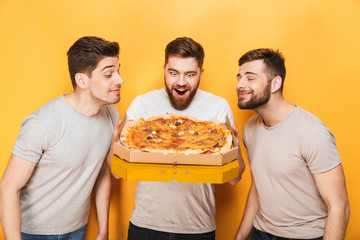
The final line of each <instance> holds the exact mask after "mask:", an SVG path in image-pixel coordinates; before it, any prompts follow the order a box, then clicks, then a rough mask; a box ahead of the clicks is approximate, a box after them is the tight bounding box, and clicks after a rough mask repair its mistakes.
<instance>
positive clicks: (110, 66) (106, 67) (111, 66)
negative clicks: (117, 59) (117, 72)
mask: <svg viewBox="0 0 360 240" xmlns="http://www.w3.org/2000/svg"><path fill="white" fill-rule="evenodd" d="M118 66H119V68H120V66H121V64H119V65H118ZM114 67H115V65H107V66H105V67H104V68H103V69H101V72H102V71H104V70H105V69H108V68H114Z"/></svg>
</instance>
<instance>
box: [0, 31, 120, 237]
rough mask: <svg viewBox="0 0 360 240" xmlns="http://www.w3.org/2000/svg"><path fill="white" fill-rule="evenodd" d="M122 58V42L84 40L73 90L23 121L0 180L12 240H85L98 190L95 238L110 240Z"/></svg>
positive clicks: (74, 49)
mask: <svg viewBox="0 0 360 240" xmlns="http://www.w3.org/2000/svg"><path fill="white" fill-rule="evenodd" d="M118 54H119V44H118V43H117V42H109V41H106V40H104V39H101V38H98V37H82V38H80V39H78V40H77V41H76V42H75V43H74V44H73V45H72V46H71V47H70V49H69V51H68V53H67V55H68V66H69V72H70V78H71V82H72V85H73V88H74V91H73V92H72V93H69V94H64V95H62V96H60V97H57V98H55V99H53V100H51V101H49V102H48V103H46V104H45V105H43V106H42V107H41V108H39V109H38V110H36V111H35V112H33V113H32V114H30V115H29V116H27V117H26V118H25V119H24V121H23V122H22V125H21V129H20V133H19V136H18V137H17V138H16V140H15V146H14V148H13V151H12V155H11V157H10V161H9V163H8V165H7V168H6V170H5V173H4V175H3V177H2V180H1V182H0V217H1V224H2V227H3V230H4V235H5V239H9V240H17V239H19V240H20V239H22V240H28V239H29V240H31V239H36V240H42V239H47V240H49V239H50V240H51V239H68V240H81V239H85V232H86V225H87V221H88V215H89V208H90V202H91V192H92V190H93V189H94V193H95V203H96V209H97V217H98V223H99V232H98V235H97V237H96V239H97V240H100V239H103V240H105V239H108V216H109V205H110V193H111V172H110V169H109V167H108V165H107V163H106V161H105V159H106V158H107V159H109V158H111V157H112V152H111V151H109V149H111V148H110V143H111V138H113V140H114V138H115V137H114V135H115V133H116V130H117V129H118V127H119V123H117V121H118V119H119V114H118V111H117V109H116V107H115V106H113V105H112V104H114V103H117V102H119V101H120V88H121V85H122V84H123V83H124V82H123V80H122V79H121V77H120V75H119V68H120V64H119V58H118ZM116 123H117V124H116ZM114 128H115V129H114ZM115 136H116V135H115Z"/></svg>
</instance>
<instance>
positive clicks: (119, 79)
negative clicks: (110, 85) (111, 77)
mask: <svg viewBox="0 0 360 240" xmlns="http://www.w3.org/2000/svg"><path fill="white" fill-rule="evenodd" d="M123 84H124V80H123V79H122V77H121V76H120V74H117V76H116V85H123Z"/></svg>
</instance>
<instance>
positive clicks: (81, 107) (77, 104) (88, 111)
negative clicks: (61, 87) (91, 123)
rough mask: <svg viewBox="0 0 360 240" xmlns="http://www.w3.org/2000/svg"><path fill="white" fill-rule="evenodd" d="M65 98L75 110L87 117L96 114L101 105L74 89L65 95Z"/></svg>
mask: <svg viewBox="0 0 360 240" xmlns="http://www.w3.org/2000/svg"><path fill="white" fill-rule="evenodd" d="M65 100H66V101H67V102H68V103H69V105H70V106H71V107H72V108H73V109H74V110H75V111H76V112H78V113H80V114H82V115H84V116H87V117H92V116H95V115H96V114H98V113H99V111H100V109H101V107H102V106H103V105H102V104H100V103H96V102H94V101H93V99H91V98H90V97H89V96H87V95H86V94H82V93H80V92H76V91H74V92H72V93H70V94H67V95H65Z"/></svg>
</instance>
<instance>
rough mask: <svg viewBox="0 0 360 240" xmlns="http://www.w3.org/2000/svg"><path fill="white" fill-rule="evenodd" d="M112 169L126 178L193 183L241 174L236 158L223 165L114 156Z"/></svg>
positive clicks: (221, 180)
mask: <svg viewBox="0 0 360 240" xmlns="http://www.w3.org/2000/svg"><path fill="white" fill-rule="evenodd" d="M111 171H112V172H113V173H114V174H116V175H118V176H119V177H121V178H123V179H126V180H137V181H161V182H171V181H173V180H176V181H178V182H191V183H214V184H216V183H218V184H221V183H226V182H228V181H230V180H231V179H234V178H236V177H237V176H238V174H239V163H238V161H237V160H234V161H232V162H230V163H227V164H225V165H223V166H199V165H174V164H151V163H130V162H128V161H125V160H123V159H120V158H118V157H117V156H114V157H113V159H112V162H111Z"/></svg>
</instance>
